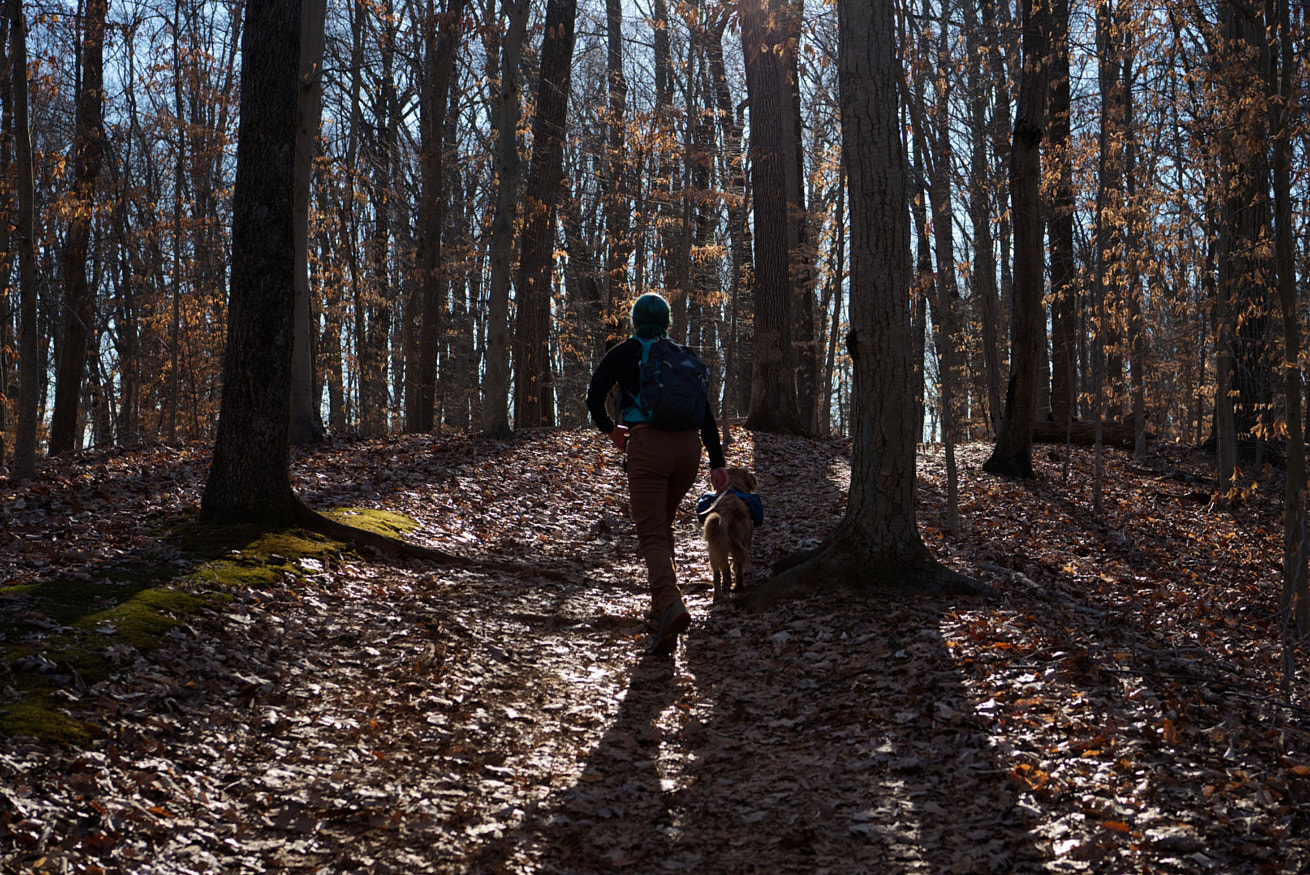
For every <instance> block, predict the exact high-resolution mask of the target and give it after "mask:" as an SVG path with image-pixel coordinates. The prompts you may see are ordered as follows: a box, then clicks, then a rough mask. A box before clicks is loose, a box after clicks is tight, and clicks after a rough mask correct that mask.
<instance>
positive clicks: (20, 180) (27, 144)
mask: <svg viewBox="0 0 1310 875" xmlns="http://www.w3.org/2000/svg"><path fill="white" fill-rule="evenodd" d="M5 5H6V8H7V11H8V13H9V21H10V27H11V28H12V30H11V32H10V34H11V36H10V39H11V45H12V49H11V52H10V57H9V62H10V67H11V69H12V70H13V88H14V131H13V134H14V170H15V173H16V176H17V179H16V183H17V196H18V215H17V219H18V221H17V223H16V224H17V227H16V228H15V229H14V233H15V236H16V237H17V243H18V286H19V295H20V301H19V317H18V318H19V338H18V427H17V430H16V432H15V434H14V467H13V471H11V472H10V478H11V479H13V480H16V481H19V480H30V479H32V478H34V477H36V432H37V419H38V416H39V409H38V407H39V402H40V393H41V361H40V354H39V343H40V339H39V337H38V332H39V330H40V328H39V326H38V325H37V306H36V299H37V294H36V221H35V210H34V208H33V203H32V202H33V200H34V199H35V196H36V187H35V185H34V184H33V181H32V134H31V128H30V127H29V122H28V93H27V88H28V84H27V22H26V21H25V20H24V16H23V3H22V0H8V2H7V3H6V4H5Z"/></svg>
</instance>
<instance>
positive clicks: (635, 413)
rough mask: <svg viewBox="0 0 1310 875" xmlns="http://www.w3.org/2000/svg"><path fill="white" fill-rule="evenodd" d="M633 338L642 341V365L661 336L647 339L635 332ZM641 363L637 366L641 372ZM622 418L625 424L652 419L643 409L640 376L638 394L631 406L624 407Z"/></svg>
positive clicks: (635, 423) (647, 359)
mask: <svg viewBox="0 0 1310 875" xmlns="http://www.w3.org/2000/svg"><path fill="white" fill-rule="evenodd" d="M632 339H633V340H635V341H637V343H640V344H641V365H644V364H646V362H647V361H649V360H650V350H651V347H653V346H654V345H655V341H656V340H658V339H659V338H658V337H652V338H649V339H647V338H645V337H638V336H637V335H635V334H634V335H632ZM641 365H638V366H637V367H638V369H639V371H638V372H640V367H641ZM622 419H623V424H624V425H638V424H640V423H643V422H649V421H650V417H648V416H647V415H646V412H645V411H644V410H642V409H641V380H640V378H639V379H638V380H637V394H636V396H635V397H634V398H633V399H632V406H631V407H625V408H623V417H622Z"/></svg>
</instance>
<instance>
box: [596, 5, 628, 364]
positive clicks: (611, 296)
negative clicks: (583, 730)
mask: <svg viewBox="0 0 1310 875" xmlns="http://www.w3.org/2000/svg"><path fill="white" fill-rule="evenodd" d="M605 27H606V36H607V38H608V41H607V44H606V55H605V65H606V93H607V99H608V109H609V115H608V117H607V119H606V128H607V141H606V148H605V168H606V172H605V177H604V180H603V183H604V188H603V196H604V199H605V237H606V240H605V242H606V246H605V278H606V281H605V287H604V295H605V300H604V301H603V302H602V304H601V309H602V312H601V323H600V325H601V329H602V330H601V331H600V332H599V333H598V335H599V336H598V337H597V343H596V346H595V347H594V348H593V349H592V355H593V358H594V359H595V362H596V363H599V361H600V359H601V358H602V357H603V356H604V355H605V352H606V350H607V349H608V346H609V344H610V342H611V341H613V342H617V341H619V340H621V339H622V338H623V335H624V330H623V329H624V324H625V323H624V312H625V309H626V307H627V304H628V299H629V297H630V293H629V291H628V261H629V260H630V259H631V258H632V202H631V197H630V193H629V188H630V186H629V185H628V174H629V171H628V168H627V156H626V154H625V151H626V150H625V147H624V140H625V134H626V126H627V114H628V80H627V79H626V78H625V77H624V75H623V8H622V2H621V0H605Z"/></svg>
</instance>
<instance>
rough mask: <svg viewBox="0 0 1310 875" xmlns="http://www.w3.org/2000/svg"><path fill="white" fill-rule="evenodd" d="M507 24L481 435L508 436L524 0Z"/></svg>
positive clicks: (509, 4)
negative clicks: (512, 278) (510, 339)
mask: <svg viewBox="0 0 1310 875" xmlns="http://www.w3.org/2000/svg"><path fill="white" fill-rule="evenodd" d="M503 5H504V15H505V17H506V19H507V25H506V31H505V45H504V48H503V50H502V52H501V58H500V83H499V85H498V87H497V89H496V99H495V106H494V107H493V113H494V115H495V119H496V180H497V181H496V212H495V216H494V217H493V219H492V222H491V255H490V261H491V285H490V288H489V289H488V298H487V301H488V305H487V308H488V309H487V374H486V379H485V383H484V387H483V402H482V432H483V434H485V435H487V436H488V437H504V436H506V435H508V434H509V430H510V429H509V285H510V272H511V271H512V269H513V263H512V262H513V258H514V225H515V222H516V219H517V215H518V187H519V185H518V184H519V147H518V134H517V131H518V123H519V89H520V85H519V61H520V59H521V58H522V46H523V35H524V32H525V31H526V29H527V23H528V9H529V8H530V7H529V4H528V0H504V3H503Z"/></svg>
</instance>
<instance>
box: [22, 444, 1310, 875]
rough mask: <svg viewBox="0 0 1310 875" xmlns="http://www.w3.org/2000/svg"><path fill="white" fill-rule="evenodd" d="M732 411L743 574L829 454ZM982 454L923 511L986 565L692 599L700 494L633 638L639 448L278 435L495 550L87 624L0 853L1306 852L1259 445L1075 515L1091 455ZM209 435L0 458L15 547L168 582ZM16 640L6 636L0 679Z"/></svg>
mask: <svg viewBox="0 0 1310 875" xmlns="http://www.w3.org/2000/svg"><path fill="white" fill-rule="evenodd" d="M734 436H735V437H736V440H735V442H734V443H733V444H732V445H731V447H730V448H729V451H728V456H729V461H730V463H731V464H744V465H748V466H750V467H751V468H753V469H754V470H755V471H756V472H757V473H758V475H759V480H760V491H761V493H762V495H763V496H764V502H765V513H766V517H765V522H764V524H763V525H762V526H761V527H760V528H759V529H758V530H757V532H756V539H755V557H754V558H755V561H756V563H757V568H756V569H755V571H754V573H753V574H754V577H753V581H754V582H758V581H759V580H761V579H762V578H763V577H765V576H767V568H768V566H769V564H770V563H771V562H773V561H775V560H777V559H778V558H780V557H782V556H784V555H785V554H787V553H789V552H791V551H793V550H795V549H797V548H800V547H805V546H812V545H814V544H816V543H817V542H818V541H819V539H821V538H822V537H823V535H824V534H825V533H826V532H827V531H828V530H829V529H830V528H831V527H832V526H833V524H834V523H835V522H836V521H837V520H838V519H839V518H840V516H841V514H842V508H843V504H844V501H845V495H846V484H847V482H848V478H849V467H848V461H849V458H848V446H847V445H845V444H843V443H842V442H840V441H825V440H813V439H798V438H779V437H774V436H767V435H762V434H761V435H754V436H753V435H751V434H750V433H745V432H741V431H735V432H734ZM988 449H989V448H988V447H985V446H966V447H962V448H960V450H959V456H960V471H961V476H960V518H961V532H960V533H959V534H957V535H953V536H948V535H947V534H945V533H944V532H943V531H942V529H941V526H942V525H943V521H944V516H945V507H944V505H945V480H944V464H943V458H942V454H941V451H940V448H936V449H934V448H929V449H926V450H925V451H924V453H923V454H922V456H921V480H920V512H919V520H920V525H921V527H922V530H923V534H924V538H925V540H926V541H927V542H928V544H929V547H930V548H931V549H932V550H933V552H934V553H935V554H936V555H937V556H938V557H939V558H941V559H942V560H943V561H944V562H946V563H947V564H949V565H950V566H951V567H953V568H956V569H958V570H960V571H962V572H965V573H967V574H969V575H972V576H974V577H975V578H977V579H980V580H984V581H986V582H988V583H990V584H991V585H992V586H994V587H995V588H996V589H997V590H999V592H1000V593H1001V595H1000V596H999V597H997V598H993V599H990V600H982V599H973V600H969V599H964V600H955V601H947V600H934V599H924V600H892V601H888V600H885V599H879V598H857V597H853V596H844V595H834V594H828V595H816V596H813V597H810V598H807V599H802V600H795V601H788V602H782V603H778V604H775V605H773V606H772V607H770V608H767V609H765V610H762V611H760V612H758V613H747V612H744V611H742V610H741V609H739V608H735V607H729V606H722V607H712V606H711V592H710V582H709V581H710V578H709V569H708V565H707V562H706V559H705V553H704V547H703V545H702V544H701V542H700V540H699V539H698V537H697V536H696V531H695V527H694V514H693V513H692V512H691V505H692V504H693V502H694V498H695V497H696V491H695V490H694V491H693V494H692V496H689V498H688V501H687V502H686V504H685V506H684V512H685V519H683V520H682V521H681V522H680V524H679V527H678V532H679V543H678V556H677V558H678V565H679V571H680V575H681V578H682V580H683V583H684V586H685V587H686V589H687V590H688V598H687V602H688V605H689V607H690V609H691V611H692V613H693V616H694V618H695V620H694V623H693V625H692V627H691V629H690V631H689V632H688V634H687V635H685V636H684V638H683V643H682V644H681V645H680V647H679V650H678V652H677V654H676V655H675V656H674V657H672V658H670V657H647V656H644V655H643V653H642V645H643V643H644V640H645V637H646V634H647V628H646V625H645V622H644V617H643V615H644V612H645V609H646V606H647V605H646V600H645V597H644V586H643V581H644V573H643V571H642V570H641V569H640V568H639V566H638V564H637V562H636V544H635V536H634V533H633V530H632V526H631V524H630V522H629V518H628V511H627V501H626V489H625V485H624V478H623V474H622V471H621V469H620V467H619V465H618V460H617V458H616V457H615V455H614V454H613V452H612V451H611V450H609V449H608V447H607V443H606V442H605V441H604V440H603V438H602V437H600V436H599V435H597V434H596V433H595V432H590V431H581V430H558V431H538V432H528V433H523V434H520V435H518V436H516V437H514V438H512V439H510V440H505V441H491V440H485V439H481V438H478V437H470V436H464V435H446V436H417V437H404V438H390V439H379V440H375V441H368V442H353V443H352V442H344V441H338V442H335V443H332V444H330V445H327V446H323V447H319V448H315V449H312V450H308V451H305V452H303V453H299V454H298V455H297V458H296V460H295V462H294V477H295V481H296V487H297V489H298V491H299V493H300V494H301V495H302V496H303V497H304V498H305V499H306V500H307V502H308V503H309V504H310V505H311V506H313V507H316V508H328V507H332V506H351V507H372V508H382V509H386V510H390V511H396V512H399V513H403V514H407V515H409V516H411V517H413V518H414V519H415V520H417V521H418V524H419V525H418V528H417V529H415V530H414V531H413V532H411V533H410V534H409V535H408V537H409V538H410V539H411V540H413V541H415V542H418V543H424V544H428V545H431V546H438V547H440V548H442V549H445V550H448V551H452V552H459V553H462V554H465V555H468V556H470V557H473V558H475V559H487V560H495V561H496V562H499V563H500V569H499V570H496V569H492V568H489V567H487V566H486V565H485V564H483V565H478V564H472V565H468V566H455V565H437V564H433V563H426V562H418V561H403V562H401V561H395V560H389V559H386V558H383V557H380V556H374V555H361V554H357V553H353V552H350V551H340V552H337V553H333V554H332V555H330V556H329V557H328V558H326V559H323V558H319V559H312V558H306V559H303V560H297V559H295V558H294V557H291V558H288V559H287V560H286V565H285V570H284V571H282V572H281V574H280V577H277V578H275V581H276V582H274V583H272V584H271V585H267V586H263V587H255V588H244V589H235V590H233V591H232V592H231V593H230V594H231V595H232V597H233V598H232V601H231V602H230V603H228V604H227V605H226V606H223V607H221V608H211V609H207V610H205V611H202V612H201V613H198V614H193V615H191V616H189V617H188V618H187V619H186V623H185V625H183V626H180V627H178V629H176V630H174V631H173V632H171V633H169V634H168V635H166V636H165V637H164V638H163V639H162V642H163V643H162V644H161V645H160V646H158V647H155V648H154V649H152V650H149V651H148V652H144V653H135V652H127V651H130V650H131V648H126V647H123V646H122V645H121V644H117V643H115V642H114V636H113V634H112V630H105V632H106V634H105V636H104V638H105V641H106V644H105V647H106V648H111V649H112V648H114V647H118V648H119V649H120V651H124V652H121V653H119V654H118V658H120V659H121V661H122V667H121V669H119V670H118V671H116V672H115V673H114V674H113V675H112V676H110V677H109V678H108V679H106V680H102V681H100V682H98V683H94V684H79V683H77V682H76V678H74V679H73V680H72V681H69V680H67V679H65V680H64V684H65V689H63V690H62V691H61V693H62V700H61V701H62V704H61V708H62V709H63V710H64V711H65V712H66V713H67V714H69V715H70V716H72V717H73V718H74V719H76V720H78V721H83V722H85V723H86V724H89V725H92V726H94V727H96V731H95V734H94V737H93V739H92V741H91V742H90V743H89V744H88V745H85V746H64V745H58V744H53V743H49V742H43V741H38V740H36V739H34V738H31V737H21V736H20V737H2V736H0V871H39V872H132V873H187V872H224V873H255V872H267V871H283V872H288V873H308V872H367V873H389V872H396V873H406V875H417V873H427V872H442V873H448V872H449V873H453V872H461V873H463V872H467V873H502V872H511V873H519V872H560V873H597V872H618V873H622V872H638V873H643V872H666V871H685V872H706V873H753V872H759V873H780V872H804V873H821V872H831V873H857V872H923V873H943V872H944V873H951V872H954V873H973V872H997V873H1000V872H1107V873H1109V872H1116V873H1117V872H1225V873H1227V872H1259V873H1281V872H1307V871H1310V733H1308V732H1307V729H1308V724H1307V720H1306V712H1305V707H1306V701H1307V693H1308V692H1310V684H1308V679H1307V674H1306V654H1305V652H1303V651H1299V650H1298V651H1296V652H1295V653H1293V654H1291V660H1292V662H1293V664H1294V665H1295V667H1296V668H1295V675H1294V676H1293V677H1290V678H1289V677H1285V676H1284V668H1283V666H1284V664H1285V659H1284V651H1283V647H1282V644H1281V643H1280V631H1279V624H1278V622H1277V616H1276V614H1277V603H1278V594H1279V590H1280V561H1281V560H1280V556H1281V552H1280V550H1281V548H1280V532H1281V524H1280V512H1281V495H1282V492H1281V490H1282V482H1281V478H1280V476H1279V475H1278V474H1277V472H1269V471H1265V472H1253V480H1252V481H1251V485H1250V488H1249V489H1248V490H1247V494H1246V495H1245V496H1244V498H1243V499H1242V501H1241V502H1240V503H1239V504H1238V505H1237V506H1236V507H1235V509H1220V508H1218V507H1216V506H1213V505H1212V504H1211V503H1210V501H1209V491H1210V489H1211V487H1209V486H1207V485H1206V480H1205V478H1206V476H1207V474H1208V471H1209V469H1210V465H1211V462H1210V460H1209V459H1207V457H1205V456H1203V455H1201V454H1199V453H1193V452H1191V451H1187V450H1183V449H1180V448H1175V447H1170V446H1158V447H1156V448H1154V449H1153V450H1152V451H1151V452H1150V453H1149V454H1148V455H1147V457H1146V458H1144V459H1141V460H1138V461H1134V460H1133V459H1132V458H1131V456H1129V455H1126V454H1124V453H1121V452H1118V451H1107V453H1106V461H1107V467H1106V471H1105V501H1104V512H1103V513H1102V514H1101V515H1099V516H1098V515H1097V514H1095V513H1094V512H1093V511H1092V502H1091V481H1092V469H1093V457H1092V455H1091V453H1090V451H1087V450H1077V449H1076V450H1075V451H1074V452H1073V454H1072V458H1071V459H1070V460H1069V467H1068V476H1067V479H1066V477H1065V472H1064V467H1063V463H1064V459H1063V453H1064V448H1063V447H1055V448H1052V447H1046V446H1039V447H1037V448H1036V449H1035V456H1036V459H1035V461H1036V464H1037V467H1038V470H1039V475H1040V476H1039V478H1038V479H1037V480H1035V481H1032V482H1024V483H1019V482H1011V481H1006V480H1001V479H997V478H993V477H989V476H987V475H985V474H983V473H982V472H981V469H980V466H981V462H982V460H983V458H984V457H985V454H986V452H987V451H988ZM207 460H208V457H207V450H206V448H203V447H188V448H183V449H170V448H166V447H158V448H154V449H150V450H142V451H138V452H122V451H115V452H88V453H84V454H81V455H80V456H77V457H75V458H72V459H69V460H61V461H56V462H52V463H48V464H47V465H46V466H45V467H43V469H42V479H41V480H40V482H39V483H37V484H35V485H28V486H23V487H13V486H10V487H0V520H3V524H4V526H5V529H4V532H3V534H2V535H0V579H3V580H5V581H8V582H9V584H12V585H16V584H24V583H31V582H33V581H37V580H51V579H55V578H57V577H60V576H61V575H62V576H63V577H67V578H72V579H74V580H85V579H89V578H92V579H113V578H114V577H115V575H116V574H118V573H119V571H120V570H121V569H124V568H127V567H130V566H131V565H132V563H139V562H141V561H143V559H144V558H145V557H153V559H152V561H154V560H158V559H159V558H161V557H162V558H163V559H164V560H166V561H171V562H174V563H175V564H176V566H177V567H178V569H179V574H181V572H182V571H184V570H186V569H187V567H188V565H189V560H188V559H187V557H186V556H185V555H179V554H178V552H177V549H176V547H175V546H173V545H172V544H171V543H170V542H169V541H168V539H167V535H166V534H165V533H166V532H167V531H168V528H167V526H166V523H168V522H170V521H175V520H177V519H179V518H181V517H184V516H185V515H187V514H190V513H193V512H194V511H195V509H196V507H197V505H198V500H199V494H200V490H201V488H202V486H203V480H204V473H205V466H206V464H207ZM510 563H513V564H514V565H516V566H518V567H520V568H521V569H522V570H519V571H512V570H511V571H507V570H505V569H506V568H509V567H511V565H510ZM192 579H193V580H194V577H193V578H192ZM875 582H876V581H875ZM187 585H188V586H190V587H192V588H196V587H197V586H200V585H198V584H195V583H194V582H193V583H190V584H187ZM22 592H27V591H25V590H18V589H14V590H12V592H10V594H9V595H8V596H7V598H8V599H9V603H8V604H4V605H0V609H3V610H22V611H24V612H25V613H24V614H23V616H24V617H26V618H27V620H28V625H27V628H26V631H25V632H24V633H23V635H24V637H23V638H22V639H21V640H15V639H12V638H11V640H10V641H8V642H7V644H6V642H5V641H4V640H0V648H3V647H5V646H17V645H18V644H23V645H25V646H30V645H32V644H33V643H34V642H35V644H36V645H38V646H39V644H40V641H41V640H42V639H41V636H43V635H46V634H49V627H50V626H51V625H52V624H51V623H50V622H45V623H43V622H41V617H42V613H41V612H42V605H41V603H40V600H39V599H38V598H36V597H35V596H30V595H22V594H21V593H22ZM0 596H5V590H0ZM55 625H57V624H55ZM24 666H25V667H26V668H24V667H23V666H18V665H16V664H14V663H12V662H8V663H4V664H0V685H3V686H4V689H5V697H6V698H10V699H12V698H13V697H18V696H21V693H20V692H19V691H18V690H17V689H16V688H15V687H13V686H11V685H10V682H11V681H15V678H16V677H17V673H18V672H20V671H23V670H39V669H40V666H39V665H35V664H34V663H33V662H32V661H31V660H30V659H29V661H28V662H26V663H24ZM47 668H48V667H47ZM15 682H16V681H15ZM1284 684H1286V685H1287V686H1286V687H1285V686H1284ZM3 701H4V699H0V702H3Z"/></svg>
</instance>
